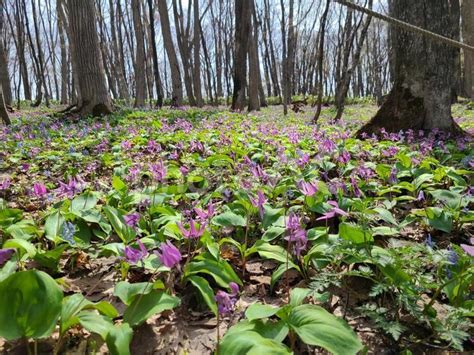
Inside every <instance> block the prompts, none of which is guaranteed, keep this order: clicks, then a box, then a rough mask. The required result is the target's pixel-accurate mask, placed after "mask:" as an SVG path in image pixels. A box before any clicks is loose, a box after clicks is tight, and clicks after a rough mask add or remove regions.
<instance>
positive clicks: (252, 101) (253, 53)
mask: <svg viewBox="0 0 474 355" xmlns="http://www.w3.org/2000/svg"><path fill="white" fill-rule="evenodd" d="M250 9H251V10H250V11H251V15H252V26H251V29H250V36H249V52H248V55H249V107H248V110H249V111H258V110H260V98H259V85H260V81H261V79H260V61H259V59H258V44H257V41H258V24H257V21H256V18H257V17H256V16H255V4H254V0H250Z"/></svg>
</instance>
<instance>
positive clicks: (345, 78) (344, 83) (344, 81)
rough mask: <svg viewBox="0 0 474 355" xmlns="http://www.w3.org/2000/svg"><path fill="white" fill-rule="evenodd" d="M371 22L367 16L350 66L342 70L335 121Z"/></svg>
mask: <svg viewBox="0 0 474 355" xmlns="http://www.w3.org/2000/svg"><path fill="white" fill-rule="evenodd" d="M369 9H372V0H369ZM371 20H372V16H367V18H366V20H365V22H364V25H363V27H362V31H361V34H360V37H359V39H358V41H357V45H356V48H355V53H353V58H352V63H351V65H350V66H349V65H348V63H345V66H346V65H347V67H346V68H344V69H343V70H344V73H343V74H342V78H341V81H340V83H339V85H338V90H337V95H336V107H337V112H336V117H335V118H334V119H335V120H336V121H339V120H340V119H341V117H342V114H343V112H344V108H345V102H346V97H347V93H348V92H349V85H350V82H351V79H352V75H353V73H354V71H355V70H356V69H357V67H358V66H359V61H360V55H361V53H362V46H363V45H364V41H365V38H366V37H367V31H368V30H369V26H370V22H371ZM361 21H362V19H361ZM355 31H357V30H355ZM346 50H348V51H349V50H350V48H346Z"/></svg>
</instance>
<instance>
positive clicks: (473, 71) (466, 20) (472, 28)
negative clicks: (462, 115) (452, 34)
mask: <svg viewBox="0 0 474 355" xmlns="http://www.w3.org/2000/svg"><path fill="white" fill-rule="evenodd" d="M461 16H462V36H463V40H464V42H465V43H467V44H470V45H471V46H474V1H472V0H463V1H462V15H461ZM463 94H464V95H466V96H467V97H469V98H470V99H471V100H474V52H471V51H466V50H464V67H463Z"/></svg>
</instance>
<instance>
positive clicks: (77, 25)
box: [67, 0, 112, 116]
mask: <svg viewBox="0 0 474 355" xmlns="http://www.w3.org/2000/svg"><path fill="white" fill-rule="evenodd" d="M67 8H68V16H69V26H70V32H71V47H73V51H72V54H73V58H72V60H73V61H74V62H75V68H76V70H77V79H78V81H79V83H78V87H79V91H80V102H79V103H78V111H79V113H81V114H82V115H93V116H100V115H103V114H108V113H111V112H112V105H111V100H110V96H109V92H108V90H107V85H106V80H105V74H104V68H103V66H102V58H101V52H100V49H99V38H98V36H97V29H96V13H95V7H94V0H67Z"/></svg>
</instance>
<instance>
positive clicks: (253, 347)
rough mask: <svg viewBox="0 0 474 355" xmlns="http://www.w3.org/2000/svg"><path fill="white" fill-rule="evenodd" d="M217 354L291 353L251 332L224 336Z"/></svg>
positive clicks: (283, 346) (275, 354)
mask: <svg viewBox="0 0 474 355" xmlns="http://www.w3.org/2000/svg"><path fill="white" fill-rule="evenodd" d="M219 353H221V354H232V355H262V354H272V355H288V354H292V352H291V351H290V350H289V349H288V348H287V347H286V346H285V345H283V344H281V343H278V342H276V341H274V340H272V339H267V338H264V337H263V336H261V335H260V334H258V333H256V332H253V331H243V332H232V333H230V334H229V336H225V337H224V338H223V339H222V342H221V344H220V347H219Z"/></svg>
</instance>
